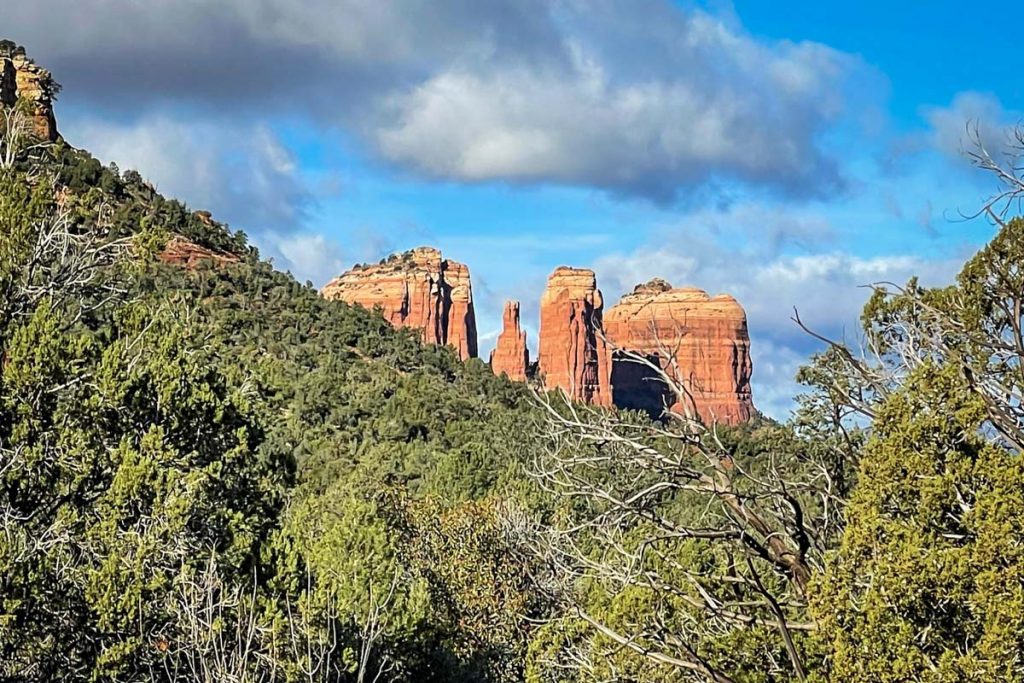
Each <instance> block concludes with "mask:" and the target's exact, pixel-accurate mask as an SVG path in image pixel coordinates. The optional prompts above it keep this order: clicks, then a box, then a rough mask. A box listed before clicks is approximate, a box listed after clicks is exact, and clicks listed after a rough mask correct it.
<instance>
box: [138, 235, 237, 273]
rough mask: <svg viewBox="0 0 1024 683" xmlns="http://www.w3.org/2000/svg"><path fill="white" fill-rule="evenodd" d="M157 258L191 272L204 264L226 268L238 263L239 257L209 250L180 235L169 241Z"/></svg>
mask: <svg viewBox="0 0 1024 683" xmlns="http://www.w3.org/2000/svg"><path fill="white" fill-rule="evenodd" d="M157 256H158V258H159V259H160V260H161V261H163V262H164V263H170V264H173V265H176V266H181V267H183V268H187V269H189V270H194V269H196V268H198V267H199V266H200V265H202V264H203V263H204V262H205V263H212V264H213V265H215V266H224V265H227V264H229V263H237V262H238V257H237V256H235V255H234V254H227V253H223V252H218V251H213V250H212V249H207V248H206V247H203V246H200V245H198V244H196V243H195V242H193V241H192V240H189V239H186V238H184V237H182V236H180V235H175V236H174V237H172V238H171V239H169V240H168V241H167V244H166V245H165V246H164V248H163V250H162V251H161V252H160V253H159V254H158V255H157Z"/></svg>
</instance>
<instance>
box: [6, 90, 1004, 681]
mask: <svg viewBox="0 0 1024 683" xmlns="http://www.w3.org/2000/svg"><path fill="white" fill-rule="evenodd" d="M19 125H20V123H19V116H18V112H17V111H14V110H12V111H10V112H8V113H7V114H6V117H5V124H4V129H3V131H2V132H3V137H2V138H0V147H2V149H0V151H3V152H5V153H4V154H3V155H0V157H2V158H3V159H7V160H10V163H4V164H3V165H2V167H0V290H2V292H0V680H3V681H25V682H35V681H61V680H67V681H150V680H159V681H174V680H181V681H195V680H199V681H268V682H269V681H360V682H362V681H367V682H368V681H495V682H506V681H507V682H511V681H531V683H542V682H543V683H547V682H552V683H553V682H556V681H557V682H563V681H564V682H566V683H568V682H570V681H685V680H710V681H719V682H727V681H744V682H768V681H788V680H801V679H803V680H814V681H844V682H853V681H864V682H868V681H871V682H875V681H883V682H887V681H892V682H896V681H921V680H925V681H950V682H952V681H965V680H978V681H982V680H984V681H989V680H1024V636H1022V635H1021V634H1022V633H1024V562H1022V560H1024V557H1022V553H1024V551H1022V550H1021V549H1022V548H1024V538H1022V534H1024V532H1022V531H1021V525H1020V523H1019V520H1020V519H1021V516H1022V515H1024V469H1022V467H1024V466H1022V465H1021V460H1020V457H1019V455H1018V453H1019V451H1020V449H1021V448H1022V447H1024V408H1022V401H1021V396H1022V395H1024V374H1022V373H1024V370H1022V367H1024V366H1022V365H1021V359H1022V357H1024V332H1022V310H1024V270H1022V269H1021V266H1020V264H1021V263H1024V221H1020V220H1014V221H1009V222H1006V223H1005V224H1004V225H1003V226H1002V229H1001V231H1000V233H999V235H998V236H997V237H996V239H995V240H994V241H993V242H992V244H991V245H989V246H988V247H987V248H986V249H985V250H983V251H982V252H981V253H980V254H979V255H978V256H977V257H976V258H974V259H973V260H972V261H971V262H969V263H968V264H967V265H966V266H965V268H964V270H963V272H962V273H961V275H960V277H959V279H958V281H957V282H956V283H955V284H954V285H952V286H951V287H949V288H945V289H940V290H928V289H924V288H921V287H919V286H918V285H917V284H916V283H915V282H911V283H909V284H908V286H907V287H906V288H901V289H898V290H884V289H879V290H878V291H877V292H876V294H875V295H874V296H873V297H872V299H871V300H870V301H869V303H868V306H867V307H866V308H865V313H864V324H865V334H866V335H867V338H868V340H869V341H870V344H869V348H871V349H872V350H873V351H874V354H873V356H872V357H870V358H863V357H861V356H858V355H856V354H853V353H852V352H851V351H850V350H848V349H847V348H845V347H843V346H842V345H839V344H832V345H831V346H830V347H829V349H828V350H827V351H826V352H825V353H823V354H821V356H820V357H818V358H816V359H814V360H813V362H812V363H810V364H809V365H808V367H807V368H805V369H804V370H803V371H802V379H803V380H804V381H805V382H806V384H807V385H808V386H809V393H808V394H807V395H806V396H805V397H803V398H802V399H801V408H800V410H799V411H798V412H797V414H796V415H795V416H794V418H793V420H792V421H791V422H790V423H789V424H785V425H783V424H776V423H773V422H771V421H767V420H757V421H754V422H752V423H751V424H748V425H745V426H744V427H742V428H739V429H733V430H728V429H723V428H718V427H715V426H714V425H700V424H698V423H693V422H692V421H688V420H678V419H666V420H665V421H661V422H652V421H650V420H649V419H648V418H647V417H646V416H644V415H639V414H632V413H625V412H623V413H614V412H610V411H604V410H598V409H592V408H588V407H585V406H575V405H570V404H567V403H566V402H565V401H564V400H561V399H560V398H559V397H558V396H556V395H551V396H547V395H543V394H534V393H533V392H531V390H530V389H529V388H528V387H525V386H522V385H518V384H515V383H512V382H509V381H507V380H506V379H504V378H499V377H495V376H493V374H492V373H491V372H490V370H489V369H488V368H487V367H486V366H485V365H484V364H483V363H481V362H479V361H477V360H471V361H469V362H466V363H462V362H460V361H459V360H458V359H457V357H456V356H455V354H454V353H453V352H452V351H451V350H450V349H447V348H441V347H435V346H425V345H423V344H421V343H420V342H419V341H418V339H417V338H416V336H415V335H414V334H413V333H412V332H410V331H407V330H396V329H393V328H392V327H391V326H390V325H388V324H387V323H386V322H385V321H384V319H383V318H382V317H381V316H380V315H379V314H377V313H375V312H373V311H366V310H364V309H361V308H358V307H350V306H348V305H345V304H344V303H340V302H329V301H325V300H323V299H322V298H320V297H319V296H318V295H317V293H316V292H315V291H314V290H313V289H312V288H311V287H310V286H309V285H303V284H301V283H299V282H297V281H295V280H294V279H293V278H292V277H291V276H290V275H288V274H284V273H280V272H277V271H275V270H274V269H273V268H272V267H271V266H270V265H269V264H268V263H266V262H265V261H262V260H261V259H260V257H259V254H258V252H257V251H256V250H255V249H254V248H253V247H251V246H249V245H248V243H247V241H246V239H245V236H244V235H243V234H242V233H240V232H232V231H230V230H229V229H228V228H227V227H226V226H224V225H222V224H219V223H217V222H216V221H213V220H212V219H211V218H210V216H209V215H208V214H203V213H194V212H192V211H190V210H188V209H187V208H186V207H185V206H184V205H182V204H181V203H180V202H177V201H174V200H168V199H165V198H164V197H161V196H160V195H159V194H158V193H156V192H155V191H154V190H153V188H152V187H151V186H149V185H148V184H146V183H145V182H144V181H143V180H142V177H141V176H140V175H139V174H138V173H136V172H133V171H129V172H126V173H121V172H120V171H119V170H118V169H116V168H114V167H104V166H102V165H101V164H100V163H99V162H98V161H96V160H95V159H93V158H92V157H91V156H90V155H89V154H88V153H86V152H84V151H80V150H75V149H73V148H71V147H69V146H67V145H66V144H64V143H57V144H56V145H52V146H45V147H41V146H37V145H24V147H23V148H19V149H12V148H11V147H12V145H16V144H23V143H20V142H19V141H20V140H23V139H24V136H23V135H21V134H20V133H19V134H18V135H14V134H12V131H13V132H17V131H16V130H15V129H16V128H17V126H19ZM7 152H11V153H7ZM1022 187H1024V186H1022ZM175 237H184V238H186V239H188V240H190V241H191V242H194V243H195V244H197V245H199V246H201V247H204V248H206V249H209V250H211V251H213V252H216V253H217V254H220V255H222V256H226V257H229V258H227V259H221V260H215V259H210V260H208V261H206V262H203V263H201V264H200V265H199V266H198V267H194V268H185V267H182V266H181V265H177V264H173V263H165V262H164V261H163V260H162V259H161V258H159V255H160V254H161V253H162V250H163V249H164V247H165V245H166V244H167V243H168V241H169V240H171V239H172V238H175ZM664 380H665V381H666V383H667V384H669V385H670V386H671V385H672V381H673V378H671V377H665V378H664Z"/></svg>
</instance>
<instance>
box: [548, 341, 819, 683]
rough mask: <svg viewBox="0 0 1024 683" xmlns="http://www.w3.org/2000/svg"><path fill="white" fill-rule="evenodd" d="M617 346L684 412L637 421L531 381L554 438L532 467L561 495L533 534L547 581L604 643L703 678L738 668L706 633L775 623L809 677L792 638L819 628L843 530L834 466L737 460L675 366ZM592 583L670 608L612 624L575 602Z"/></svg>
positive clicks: (789, 667)
mask: <svg viewBox="0 0 1024 683" xmlns="http://www.w3.org/2000/svg"><path fill="white" fill-rule="evenodd" d="M620 353H624V354H626V355H627V356H629V361H630V362H635V363H639V364H642V365H646V366H647V368H648V370H649V371H650V372H651V374H652V375H653V376H654V377H656V378H657V379H658V380H659V381H661V382H663V383H664V384H665V385H666V387H668V389H669V393H670V394H671V395H673V396H675V397H677V399H678V400H677V401H676V404H677V405H680V406H683V411H682V412H672V411H671V410H668V409H667V410H666V413H665V415H664V418H665V419H664V420H663V421H651V420H646V419H642V418H636V419H634V418H632V417H630V416H624V415H622V414H619V413H615V412H612V411H607V410H603V409H598V408H593V407H589V406H584V405H579V404H575V403H572V402H570V401H568V400H567V399H566V398H565V396H564V394H562V393H560V392H552V393H540V392H535V394H534V396H535V400H536V402H537V403H538V405H539V406H540V407H541V408H542V410H543V413H544V415H545V416H546V433H545V437H546V440H547V442H548V444H549V448H548V449H547V450H546V452H545V453H544V455H543V456H542V457H540V458H538V459H537V461H536V463H535V465H534V475H535V477H536V479H537V481H538V482H539V483H540V485H541V486H542V487H543V488H544V489H545V490H547V491H548V492H550V493H551V494H553V495H554V496H555V498H556V500H560V501H562V502H563V503H564V512H563V513H562V514H561V515H559V517H560V518H561V520H562V521H561V522H560V523H559V524H557V525H555V526H552V527H550V528H548V529H547V530H546V533H544V534H543V536H542V539H543V540H542V541H540V542H539V543H538V549H539V551H540V552H541V553H542V554H543V556H544V557H545V559H546V562H547V565H548V567H549V570H550V573H551V577H553V578H552V583H551V585H550V586H549V589H550V592H551V593H552V594H553V597H554V598H555V599H557V600H558V601H560V602H561V604H562V605H563V607H564V608H565V609H566V610H567V611H568V613H569V614H571V615H575V616H576V617H577V618H579V619H582V620H583V621H585V622H587V623H588V624H590V626H591V627H592V628H593V629H594V631H595V632H596V633H599V634H601V636H602V637H603V638H604V639H605V640H606V641H608V642H611V643H614V644H616V645H617V646H618V647H620V648H624V649H627V650H631V651H634V652H636V653H637V654H639V655H641V656H643V657H645V658H647V659H648V660H650V661H653V662H656V663H659V664H662V665H665V666H669V667H674V668H676V669H678V670H680V672H682V673H684V674H685V675H687V676H689V677H690V678H694V679H697V680H710V681H718V682H723V681H729V680H731V679H730V677H729V675H728V672H726V671H725V670H722V668H721V667H716V666H715V665H713V664H712V663H711V662H710V661H709V659H708V657H707V656H706V654H705V652H706V651H707V647H708V645H709V643H713V641H714V640H715V639H717V638H719V637H721V636H722V635H723V634H726V633H729V632H732V631H735V630H737V629H762V630H763V629H770V630H772V632H774V633H776V634H777V638H778V642H779V643H780V647H779V650H778V651H779V652H784V653H785V654H784V655H783V660H784V661H773V662H767V663H766V666H767V667H769V668H771V669H773V670H776V671H785V672H789V674H790V675H792V676H793V677H795V678H797V679H800V680H802V679H804V678H805V666H804V663H803V657H802V655H801V652H800V648H799V646H798V644H797V642H796V641H797V640H798V638H799V634H801V633H806V632H807V631H811V630H813V629H814V624H813V623H812V622H810V621H809V620H808V619H807V617H806V615H805V606H806V592H807V587H808V582H809V581H810V578H811V576H812V575H813V574H814V572H815V571H817V570H818V569H819V568H820V566H821V563H822V555H823V553H824V551H825V550H826V549H827V548H828V547H830V543H831V541H832V539H833V538H834V536H835V534H836V533H837V531H838V516H837V513H836V505H837V500H836V496H835V494H834V491H833V489H834V486H833V478H832V472H831V471H830V468H829V467H828V466H826V464H825V463H823V462H822V463H819V462H816V461H815V460H814V457H813V454H810V453H808V454H799V453H797V454H793V453H780V454H777V455H776V454H769V455H767V456H766V457H764V458H763V459H761V460H760V461H758V462H756V463H743V462H741V461H740V460H738V459H737V458H736V457H734V454H733V452H732V451H731V450H730V448H729V446H727V445H726V440H724V439H723V438H722V436H723V435H722V432H721V430H720V429H719V427H718V426H717V425H715V424H704V423H702V422H701V421H700V419H699V418H698V417H697V416H696V415H695V414H694V412H693V411H692V410H687V409H686V407H687V406H689V405H690V404H691V403H692V401H690V400H689V390H690V389H689V387H688V386H687V385H686V384H685V383H684V382H682V381H680V380H679V379H678V368H675V366H674V365H673V364H672V363H671V362H669V363H663V362H660V361H659V360H658V359H652V358H650V357H647V356H643V355H640V354H630V353H629V352H620ZM684 548H690V549H691V550H692V549H697V550H698V551H699V552H700V553H703V554H705V555H706V556H708V557H714V558H715V559H714V565H715V566H714V570H713V571H707V570H706V568H701V567H697V566H692V565H690V564H688V563H687V561H686V559H685V557H684V556H685V553H684V552H682V550H683V549H684ZM594 582H597V583H598V584H600V585H601V586H602V587H603V589H604V590H605V591H607V592H608V593H609V594H610V595H615V594H618V593H623V592H625V591H628V590H631V589H637V588H640V589H643V590H646V591H649V594H650V595H652V596H654V602H655V603H656V604H659V605H661V606H662V609H656V610H655V611H654V612H653V613H650V614H646V615H643V616H642V617H641V618H639V619H638V622H637V623H633V624H631V625H630V627H629V628H627V629H624V628H622V627H621V626H615V625H612V624H609V623H607V622H606V621H605V620H603V619H602V618H600V617H599V616H598V615H595V614H591V613H589V612H588V611H587V610H586V609H585V608H584V607H583V606H582V603H581V601H580V594H579V591H580V587H581V586H584V585H587V584H593V583H594ZM575 659H576V660H578V661H588V660H587V658H586V657H583V656H577V657H576V658H575Z"/></svg>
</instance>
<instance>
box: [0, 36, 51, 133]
mask: <svg viewBox="0 0 1024 683" xmlns="http://www.w3.org/2000/svg"><path fill="white" fill-rule="evenodd" d="M59 89H60V86H59V85H57V82H56V81H54V80H53V77H52V76H51V75H50V72H49V71H47V70H46V69H44V68H42V67H41V66H38V65H37V64H36V63H35V62H33V61H32V60H31V59H29V58H28V57H26V56H25V52H24V50H22V49H21V48H18V47H15V46H14V45H13V43H10V42H9V41H0V103H2V104H3V105H4V106H6V107H12V106H14V105H15V104H17V103H18V102H19V101H20V102H23V103H24V106H26V107H27V111H28V114H29V116H30V117H31V120H32V128H33V131H34V132H35V134H36V135H38V136H39V137H40V138H42V139H44V140H49V141H50V142H53V141H55V140H56V139H57V135H58V134H57V120H56V118H55V117H54V115H53V101H54V99H55V98H56V96H57V92H58V91H59Z"/></svg>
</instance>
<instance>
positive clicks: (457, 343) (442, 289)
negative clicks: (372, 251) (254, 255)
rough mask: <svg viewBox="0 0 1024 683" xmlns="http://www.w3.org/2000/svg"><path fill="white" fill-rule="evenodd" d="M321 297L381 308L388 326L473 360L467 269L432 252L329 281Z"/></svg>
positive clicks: (408, 254) (474, 342)
mask: <svg viewBox="0 0 1024 683" xmlns="http://www.w3.org/2000/svg"><path fill="white" fill-rule="evenodd" d="M320 293H321V294H322V295H323V296H324V297H325V298H327V299H339V300H341V301H346V302H348V303H350V304H358V305H360V306H363V307H365V308H368V309H373V308H374V307H378V306H379V307H380V309H381V312H382V313H383V315H384V317H385V318H386V319H387V320H388V321H389V322H390V323H391V324H392V325H395V326H398V327H411V328H414V329H417V330H420V331H421V332H422V334H423V341H425V342H428V343H431V344H448V345H449V346H451V347H453V348H454V349H455V350H456V351H457V352H458V354H459V357H460V358H462V359H463V360H465V359H467V358H475V357H476V356H477V337H476V314H475V312H474V310H473V286H472V284H471V282H470V275H469V268H467V267H466V266H465V265H464V264H462V263H458V262H457V261H451V260H448V259H445V258H443V257H442V256H441V252H440V251H438V250H437V249H434V248H433V247H419V248H417V249H413V250H411V251H407V252H404V253H402V254H395V255H392V256H391V257H389V258H388V259H386V260H384V261H382V262H381V263H379V264H369V265H360V266H356V267H355V268H352V269H351V270H349V271H347V272H346V273H344V274H342V275H341V276H339V277H337V278H335V279H333V280H331V281H330V282H328V283H327V284H326V285H324V287H323V289H321V290H320Z"/></svg>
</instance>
